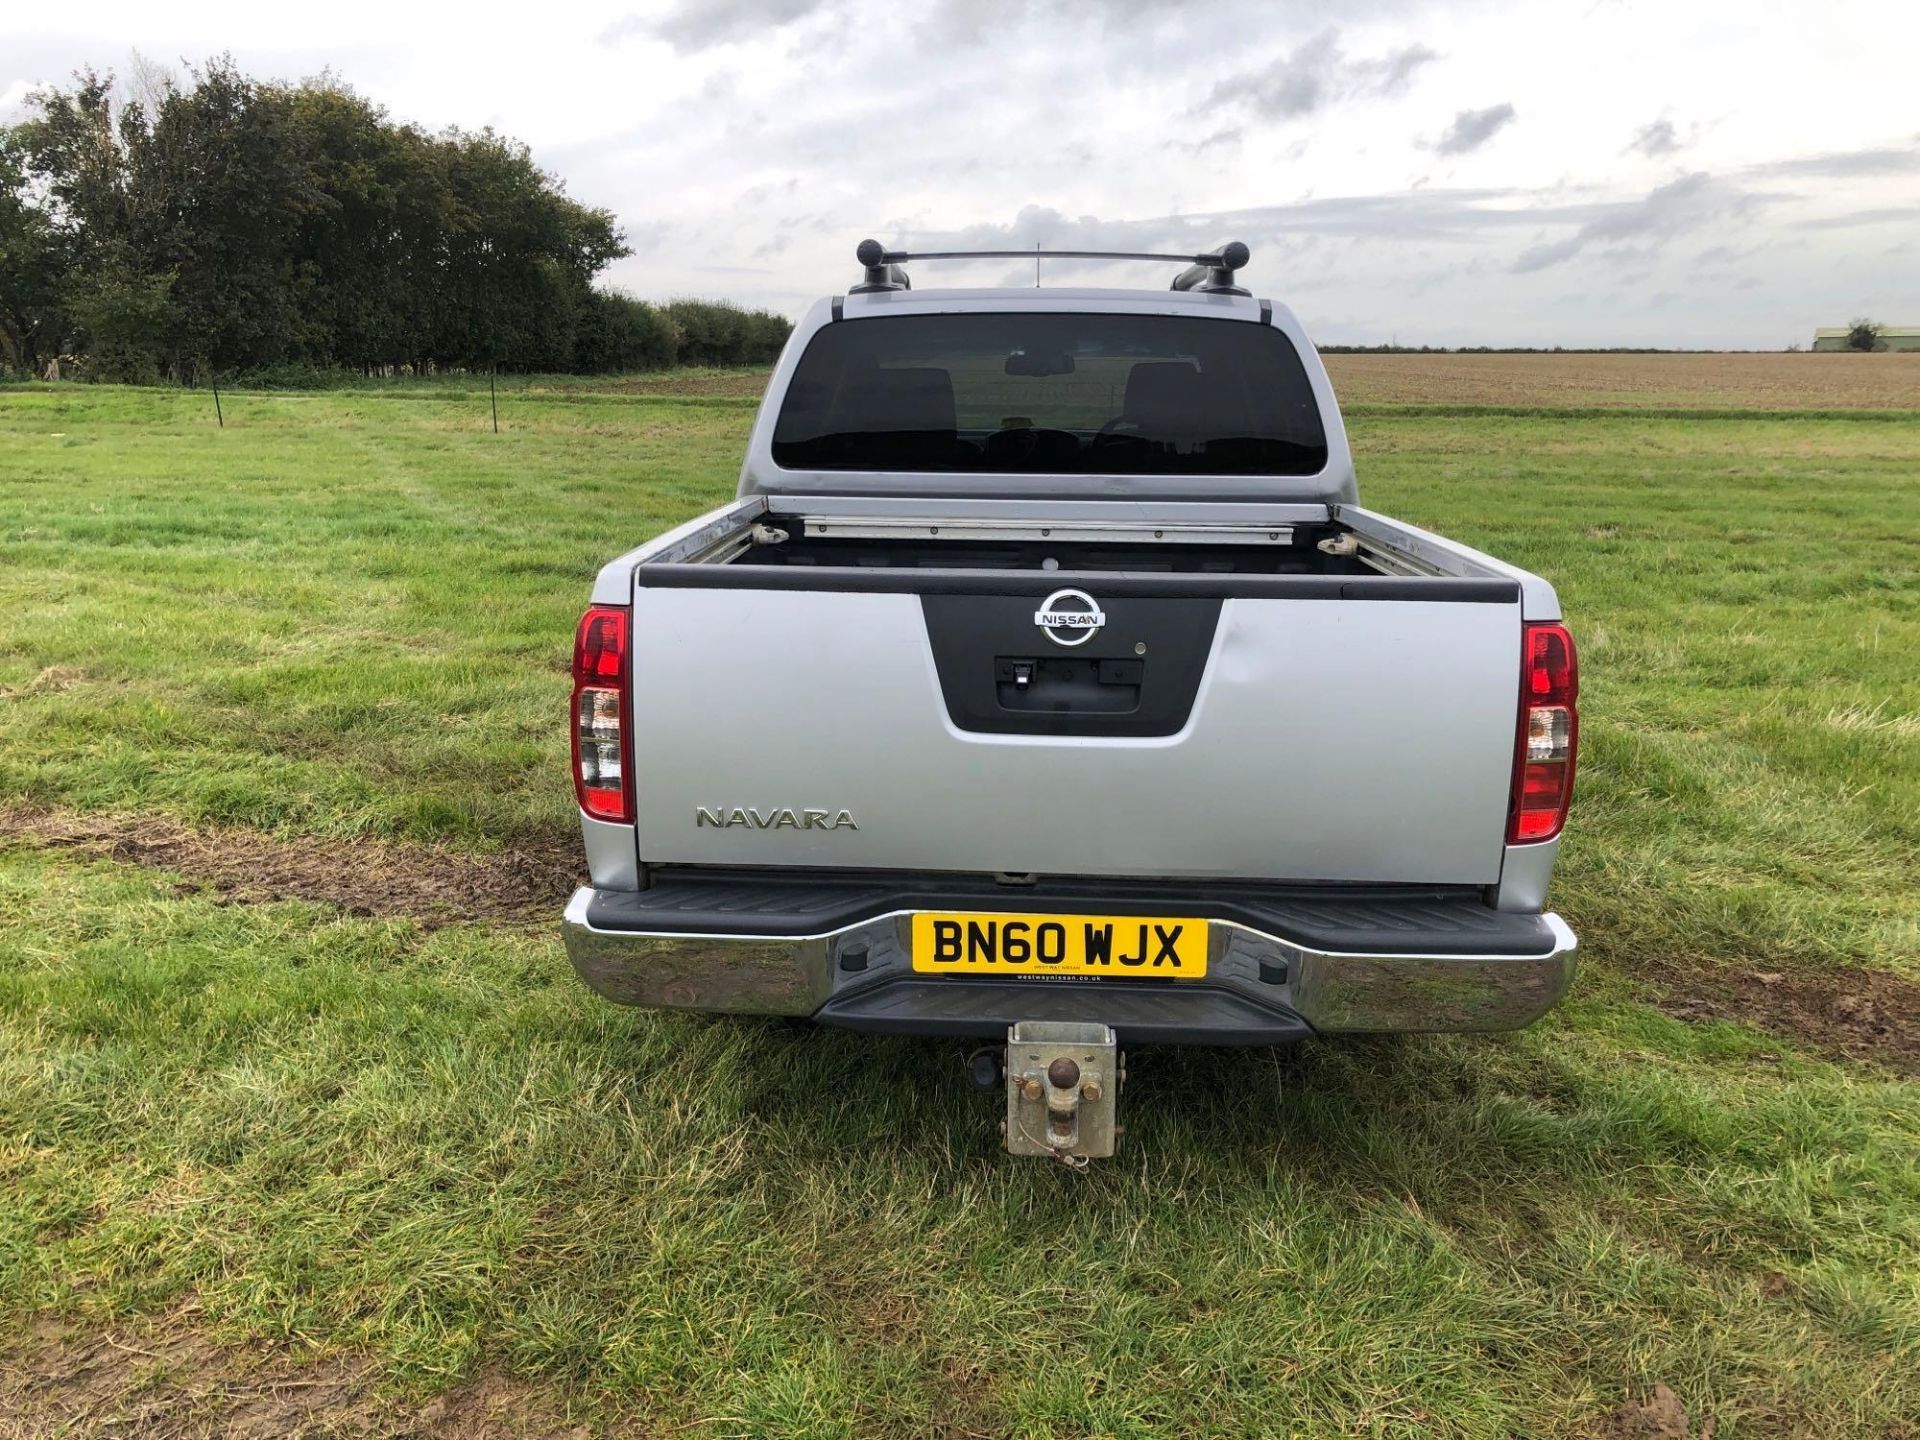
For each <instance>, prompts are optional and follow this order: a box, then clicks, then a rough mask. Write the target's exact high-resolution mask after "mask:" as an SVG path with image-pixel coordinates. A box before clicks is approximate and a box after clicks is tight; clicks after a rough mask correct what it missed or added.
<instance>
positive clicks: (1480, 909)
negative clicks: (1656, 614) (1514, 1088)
mask: <svg viewBox="0 0 1920 1440" xmlns="http://www.w3.org/2000/svg"><path fill="white" fill-rule="evenodd" d="M984 253H986V254H994V253H998V254H1000V255H1001V256H1002V257H1006V256H1007V255H1008V252H984ZM1012 253H1013V254H1014V255H1017V257H1018V258H1020V259H1022V260H1026V259H1031V258H1032V257H1033V252H1031V251H1023V252H1012ZM1054 253H1060V254H1073V255H1076V256H1078V255H1084V254H1085V252H1054ZM857 254H858V258H859V261H860V263H861V265H862V267H863V270H862V277H863V278H862V280H861V283H859V284H857V285H854V286H852V287H851V288H850V289H849V290H848V291H847V293H846V294H844V295H841V296H834V297H831V298H828V299H823V300H821V301H819V302H818V303H817V304H815V305H814V306H813V308H812V309H811V310H809V311H808V313H807V315H806V317H805V318H804V319H803V320H802V321H801V322H800V323H799V325H798V326H797V327H796V328H795V330H794V332H793V335H792V338H791V339H790V340H789V341H788V343H787V346H786V348H785V350H784V352H783V353H782V355H781V357H780V360H779V362H778V364H777V365H776V366H775V369H774V372H773V375H772V377H771V380H770V382H769V384H768V387H767V391H766V395H765V399H764V401H763V402H762V404H761V407H760V410H759V414H758V417H757V419H756V421H755V423H754V426H753V431H752V435H751V438H750V439H749V441H748V443H747V451H746V458H745V462H744V464H743V465H742V467H741V471H740V484H739V490H738V494H737V497H736V498H735V499H734V500H733V501H732V502H731V503H729V504H726V505H723V506H721V507H720V508H719V509H717V510H713V511H711V512H709V513H708V514H705V515H702V516H700V517H699V518H697V519H694V520H691V521H689V522H688V523H686V524H685V525H682V526H681V527H679V528H678V529H676V530H673V531H671V532H669V533H667V534H665V535H662V536H660V537H659V538H657V539H654V540H651V541H649V542H647V543H646V544H644V545H641V546H640V547H639V548H637V549H635V550H632V551H629V552H628V553H627V554H625V555H622V556H620V557H619V558H618V559H616V560H613V561H611V562H609V563H608V564H607V566H606V567H605V568H604V569H602V570H601V571H600V573H599V578H598V580H597V581H596V582H595V585H594V589H593V596H592V605H591V608H589V609H588V610H587V612H586V614H585V616H584V617H583V618H582V620H581V622H580V626H579V631H578V635H577V641H576V645H575V650H574V660H573V770H574V784H575V788H576V792H577V796H578V800H579V806H580V825H581V830H582V832H583V834H584V837H585V845H586V858H587V866H588V871H589V874H590V877H591V884H590V885H588V886H587V887H586V888H583V889H581V890H579V891H578V892H577V893H576V894H575V895H574V896H573V898H572V900H571V901H570V902H569V903H568V905H567V907H566V913H565V920H564V929H565V937H566V946H567V951H568V954H569V956H570V957H571V959H572V962H573V964H574V965H575V967H576V968H577V969H578V970H579V972H580V974H581V975H582V976H583V977H584V978H585V980H586V981H587V983H588V984H589V985H591V986H592V987H593V988H594V989H595V990H597V991H598V992H599V993H600V994H602V995H604V996H606V997H607V998H608V999H610V1000H614V1001H618V1002H620V1003H622V1004H628V1005H641V1006H653V1007H663V1008H674V1009H688V1010H705V1011H729V1012H736V1013H744V1014H753V1015H783V1016H795V1017H809V1018H811V1019H812V1020H814V1021H817V1022H819V1023H820V1024H823V1025H832V1026H840V1027H843V1028H846V1029H850V1030H860V1031H869V1032H878V1033H884V1034H908V1035H931V1036H975V1037H980V1038H982V1039H983V1040H991V1041H993V1042H996V1043H995V1044H993V1045H992V1046H990V1047H985V1048H983V1049H981V1050H979V1051H977V1052H975V1053H974V1055H973V1056H972V1057H971V1061H970V1064H971V1066H972V1068H973V1070H974V1073H975V1078H976V1080H977V1081H978V1082H979V1083H981V1084H982V1085H984V1086H989V1087H991V1088H993V1089H994V1090H995V1091H996V1092H999V1091H1004V1095H1005V1100H1006V1122H1005V1132H1006V1140H1007V1145H1008V1148H1009V1149H1011V1150H1013V1151H1015V1152H1017V1153H1027V1154H1036V1155H1052V1156H1055V1157H1056V1158H1059V1159H1062V1160H1065V1161H1067V1162H1069V1163H1073V1164H1083V1163H1085V1160H1086V1159H1087V1158H1088V1157H1089V1156H1097V1155H1103V1154H1107V1153H1110V1152H1111V1151H1112V1149H1113V1145H1114V1139H1115V1133H1116V1127H1115V1125H1114V1102H1115V1099H1116V1097H1117V1095H1118V1092H1119V1088H1120V1082H1121V1081H1122V1080H1123V1079H1124V1069H1123V1065H1124V1059H1123V1057H1122V1054H1121V1051H1120V1048H1119V1047H1121V1046H1123V1045H1138V1044H1154V1043H1188V1044H1211V1045H1270V1044H1281V1043H1286V1042H1290V1041H1296V1040H1299V1039H1302V1038H1304V1037H1308V1036H1313V1035H1328V1034H1341V1033H1347V1032H1354V1031H1449V1030H1504V1029H1512V1028H1515V1027H1518V1026H1522V1025H1526V1024H1527V1023H1529V1022H1530V1021H1532V1020H1534V1019H1535V1018H1537V1017H1538V1016H1539V1015H1541V1014H1542V1013H1543V1012H1544V1011H1545V1010H1547V1009H1548V1008H1549V1007H1550V1006H1552V1005H1553V1004H1554V1003H1555V1002H1556V1001H1557V1000H1559V998H1560V997H1561V996H1562V994H1564V993H1565V991H1566V989H1567V986H1568V984H1569V982H1570V981H1571V978H1572V976H1573V970H1574V943H1575V942H1574V936H1573V934H1572V932H1571V931H1570V930H1569V929H1568V928H1567V926H1566V925H1565V924H1564V923H1563V922H1562V921H1561V919H1560V917H1559V916H1557V915H1555V914H1552V913H1551V912H1549V911H1547V910H1546V908H1545V901H1546V896H1547V882H1548V878H1549V876H1550V875H1551V874H1552V871H1553V863H1554V854H1555V851H1556V849H1557V848H1558V846H1559V837H1560V833H1561V827H1562V825H1563V823H1564V821H1565V818H1566V813H1567V802H1568V799H1569V797H1570V795H1571V792H1572V788H1573V775H1574V752H1575V745H1576V739H1577V733H1578V717H1577V713H1576V688H1577V682H1576V672H1575V660H1574V646H1573V641H1572V639H1571V637H1570V636H1569V635H1568V633H1567V631H1566V629H1565V628H1564V627H1563V626H1562V624H1561V616H1560V607H1559V604H1558V602H1557V600H1556V599H1555V596H1554V592H1553V588H1552V586H1550V585H1549V584H1548V583H1547V582H1546V581H1545V580H1542V579H1540V578H1539V577H1538V576H1535V575H1530V574H1527V573H1525V572H1523V571H1520V570H1517V569H1515V568H1514V567H1513V566H1511V565H1507V564H1503V563H1502V562H1501V561H1499V560H1496V559H1494V558H1493V557H1492V556H1489V555H1484V554H1481V553H1480V552H1478V551H1476V550H1473V549H1471V548H1469V547H1468V546H1465V545H1462V544H1459V543H1457V542H1456V541H1453V540H1449V539H1447V538H1445V537H1444V536H1441V535H1436V534H1433V533H1430V532H1428V531H1425V530H1421V529H1417V528H1415V527H1414V526H1412V525H1408V524H1404V523H1402V522H1401V521H1398V520H1394V519H1392V518H1390V517H1388V516H1386V515H1382V514H1380V513H1378V512H1377V511H1373V510H1369V509H1367V508H1365V507H1364V506H1363V505H1362V504H1361V503H1360V496H1359V492H1358V488H1357V485H1356V482H1355V475H1354V463H1353V457H1352V454H1351V452H1350V451H1349V449H1348V445H1347V437H1346V433H1345V430H1344V429H1343V427H1342V424H1341V418H1340V411H1339V408H1338V406H1337V404H1336V403H1335V400H1334V394H1333V388H1332V386H1331V384H1330V383H1329V381H1328V378H1327V373H1326V370H1325V369H1324V367H1323V366H1322V365H1321V362H1320V359H1319V357H1318V355H1317V354H1316V352H1315V350H1314V348H1313V346H1312V345H1311V344H1310V343H1309V342H1308V340H1307V337H1306V335H1305V334H1304V332H1303V331H1302V329H1301V327H1300V324H1299V322H1298V321H1297V320H1296V319H1295V318H1294V316H1293V315H1292V314H1290V313H1289V312H1288V311H1287V309H1286V308H1285V307H1284V306H1281V305H1277V304H1274V303H1272V302H1270V301H1267V300H1260V299H1255V298H1253V297H1252V296H1250V295H1249V293H1248V292H1247V291H1246V290H1245V289H1244V288H1242V287H1241V286H1240V285H1239V284H1238V283H1237V282H1238V275H1237V272H1238V271H1239V270H1240V269H1241V268H1242V267H1243V266H1244V265H1245V263H1246V259H1247V250H1246V247H1245V246H1244V245H1239V244H1234V245H1230V246H1225V247H1223V248H1222V249H1221V250H1220V251H1218V252H1215V253H1210V254H1206V255H1201V256H1197V257H1171V256H1157V255H1156V256H1148V255H1127V256H1119V257H1112V258H1115V259H1129V260H1166V259H1178V260H1181V261H1183V262H1190V264H1189V267H1188V268H1187V269H1186V270H1185V271H1183V272H1182V273H1181V274H1180V275H1179V277H1178V278H1177V279H1176V280H1175V281H1174V282H1173V287H1172V288H1171V289H1169V290H1111V289H1069V288H1052V287H1049V288H1044V289H1042V288H1032V289H1024V288H1020V289H1014V288H1008V289H946V290H931V289H921V290H915V289H913V288H912V287H911V284H910V282H909V280H908V277H907V274H906V271H905V269H904V266H905V263H906V262H907V261H909V260H913V261H922V260H941V259H952V258H958V257H956V256H955V255H953V254H952V253H950V252H941V253H936V254H925V253H923V254H919V255H907V254H902V253H896V252H891V251H887V250H885V249H883V247H881V246H880V245H879V244H877V243H876V242H873V241H866V242H864V243H863V244H862V245H861V246H860V247H859V249H858V252H857ZM968 258H973V257H968ZM1002 1047H1004V1048H1002Z"/></svg>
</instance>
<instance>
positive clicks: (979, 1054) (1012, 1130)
mask: <svg viewBox="0 0 1920 1440" xmlns="http://www.w3.org/2000/svg"><path fill="white" fill-rule="evenodd" d="M995 1059H996V1057H995V1056H994V1052H993V1051H991V1050H977V1051H975V1052H974V1053H973V1054H972V1055H971V1056H969V1057H968V1059H967V1068H968V1071H969V1074H970V1075H971V1077H972V1079H973V1082H974V1084H976V1085H978V1086H980V1088H982V1089H992V1088H994V1086H995V1084H996V1082H997V1081H998V1080H999V1078H1000V1074H999V1073H996V1072H1001V1070H1002V1067H1001V1066H1000V1065H998V1064H996V1063H995ZM1126 1064H1127V1059H1126V1056H1124V1055H1122V1054H1121V1053H1120V1049H1119V1044H1118V1040H1117V1037H1116V1036H1115V1035H1114V1033H1113V1030H1112V1028H1111V1027H1109V1026H1106V1025H1099V1024H1084V1023H1080V1022H1078V1021H1069V1020H1022V1021H1020V1022H1018V1023H1017V1024H1015V1025H1012V1026H1010V1027H1009V1028H1008V1030H1007V1048H1006V1059H1005V1062H1004V1075H1005V1078H1006V1092H1007V1118H1006V1119H1005V1120H1003V1121H1002V1122H1001V1124H1000V1133H1001V1136H1002V1138H1003V1139H1005V1141H1006V1144H1007V1153H1008V1154H1010V1155H1049V1156H1052V1157H1053V1158H1054V1159H1055V1160H1058V1161H1059V1162H1060V1163H1061V1164H1063V1165H1070V1166H1072V1167H1073V1168H1074V1169H1076V1170H1079V1169H1084V1168H1085V1167H1086V1164H1087V1162H1088V1161H1089V1160H1099V1159H1104V1158H1105V1157H1106V1156H1109V1155H1111V1154H1113V1151H1114V1147H1115V1145H1116V1144H1117V1143H1118V1142H1119V1139H1120V1136H1121V1135H1122V1134H1123V1133H1124V1131H1123V1128H1122V1127H1121V1126H1119V1125H1117V1124H1115V1123H1114V1115H1115V1112H1116V1109H1117V1105H1118V1102H1119V1098H1120V1087H1121V1086H1122V1085H1123V1084H1125V1083H1126V1078H1127V1070H1126Z"/></svg>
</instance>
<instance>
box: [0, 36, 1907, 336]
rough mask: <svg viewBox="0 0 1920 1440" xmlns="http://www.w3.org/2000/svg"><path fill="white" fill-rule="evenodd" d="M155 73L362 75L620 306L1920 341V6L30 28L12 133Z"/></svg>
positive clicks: (360, 83)
mask: <svg viewBox="0 0 1920 1440" xmlns="http://www.w3.org/2000/svg"><path fill="white" fill-rule="evenodd" d="M135 50H137V51H138V52H140V53H141V54H143V55H145V56H146V57H147V58H148V59H150V60H154V61H158V62H161V63H163V64H167V65H171V66H174V67H175V68H178V67H179V66H180V65H181V63H182V62H183V61H197V60H200V59H203V58H205V57H206V56H208V55H210V54H214V53H217V52H219V51H223V50H225V51H231V52H232V54H233V55H234V57H235V59H236V60H238V61H239V62H240V64H241V65H242V66H243V67H245V68H246V69H248V70H249V71H251V72H253V73H255V74H258V75H263V76H276V77H283V78H299V77H301V76H305V75H310V74H313V73H315V72H317V71H319V70H321V69H323V68H331V69H332V70H333V71H334V73H335V74H336V75H338V76H339V77H341V78H343V79H344V80H346V81H347V82H349V83H350V84H351V85H352V86H353V87H354V88H355V89H357V90H358V91H360V92H361V93H362V94H364V95H367V96H369V97H371V98H372V99H374V100H375V101H377V102H378V103H380V104H382V105H384V106H385V107H386V108H387V109H388V110H389V111H390V112H391V113H392V114H393V115H394V116H395V117H397V118H399V119H402V120H407V121H413V122H417V123H419V124H421V125H424V126H427V127H429V128H436V129H437V128H439V127H442V126H446V125H455V124H457V125H462V126H467V127H478V126H481V125H492V126H494V127H496V128H498V129H500V130H503V131H505V132H507V133H509V134H512V135H515V136H517V137H519V138H521V139H523V140H525V141H527V142H528V143H529V144H531V145H532V147H533V150H534V154H535V157H536V159H537V160H538V161H539V162H540V163H541V164H542V165H543V166H544V167H546V168H547V169H548V170H550V171H552V172H553V173H555V174H557V175H559V176H561V177H563V178H564V179H565V181H566V184H567V188H568V190H569V192H570V193H571V194H573V195H574V196H575V197H577V198H578V199H581V200H583V201H586V202H588V203H591V204H595V205H605V206H607V207H609V208H610V209H612V210H613V211H614V212H615V214H617V215H618V216H619V217H620V220H621V223H622V224H623V225H624V226H625V228H626V231H627V235H628V238H629V241H630V243H631V244H632V245H633V248H634V252H635V253H634V255H633V256H632V257H631V258H630V259H627V260H624V261H621V262H619V263H618V264H617V265H616V266H615V267H613V269H612V271H611V272H610V273H609V276H608V280H609V282H610V283H613V284H616V285H619V286H621V287H622V288H625V289H628V290H630V291H632V292H634V293H636V294H639V295H642V296H647V297H664V296H673V295H683V294H697V295H731V296H734V297H737V298H738V299H740V300H742V301H745V302H748V303H753V304H763V305H767V306H770V307H773V308H775V309H780V310H784V311H787V312H790V313H797V312H798V311H799V310H800V309H801V308H802V307H803V306H804V305H805V304H806V302H807V301H808V300H810V299H811V298H813V297H814V296H816V295H819V294H824V293H828V292H831V291H836V290H842V289H844V288H845V287H846V285H847V284H848V283H850V282H851V281H852V280H853V279H854V278H855V267H854V263H853V247H854V244H855V242H857V241H858V240H859V239H861V238H862V237H863V236H867V235H873V236H877V237H879V238H880V239H882V240H885V241H887V242H889V243H898V244H906V245H918V246H921V247H930V246H933V245H946V244H950V243H951V244H958V243H960V242H967V243H978V244H980V245H983V246H985V245H992V246H1019V247H1023V248H1024V247H1029V246H1032V245H1034V244H1036V243H1039V244H1044V245H1048V246H1055V247H1063V248H1126V249H1138V248H1148V249H1158V248H1161V247H1172V248H1176V249H1187V250H1192V249H1197V248H1206V247H1209V246H1211V245H1212V244H1214V243H1216V242H1219V241H1222V240H1227V239H1241V240H1245V241H1246V242H1247V243H1248V244H1249V245H1251V246H1252V248H1253V263H1252V266H1251V267H1250V269H1249V271H1248V272H1247V273H1248V276H1249V277H1250V283H1251V285H1252V287H1253V288H1254V290H1255V292H1256V293H1258V294H1261V295H1269V296H1272V297H1274V298H1276V299H1278V300H1281V301H1283V302H1285V303H1287V304H1289V305H1291V306H1292V307H1293V308H1294V309H1295V310H1296V311H1298V312H1299V314H1300V315H1301V316H1302V318H1303V319H1304V320H1305V322H1306V324H1307V327H1308V329H1309V331H1310V332H1311V333H1312V334H1313V335H1314V336H1315V338H1316V339H1319V340H1321V341H1323V342H1336V343H1338V342H1347V343H1355V342H1357V343H1374V342H1381V341H1388V340H1394V339H1397V340H1399V341H1400V342H1401V343H1403V344H1420V343H1428V344H1482V343H1487V344H1501V343H1507V344H1539V345H1550V344H1589V345H1668V346H1731V347H1759V348H1767V349H1776V348H1779V347H1782V346H1784V345H1786V344H1787V343H1788V342H1790V341H1799V342H1801V343H1802V344H1805V343H1807V342H1808V341H1809V340H1810V339H1811V337H1812V331H1813V328H1814V327H1815V326H1816V325H1837V324H1843V323H1845V322H1846V321H1847V320H1848V319H1849V318H1851V317H1853V316H1855V315H1869V316H1872V317H1874V318H1877V319H1880V320H1882V321H1885V322H1888V323H1903V324H1920V89H1916V83H1917V82H1916V75H1917V74H1920V70H1917V69H1916V57H1917V56H1920V0H1815V3H1809V0H1795V3H1773V0H1661V3H1645V0H1565V3H1562V0H1484V3H1480V0H1445V3H1432V4H1423V3H1417V0H1406V3H1395V0H1380V3H1363V0H1313V3H1306V4H1292V3H1273V0H1268V3H1252V4H1242V3H1237V0H1205V3H1196V4H1191V5H1188V4H1181V3H1175V0H1106V3H1097V0H885V3H873V0H868V3H864V4H860V5H850V4H842V3H829V0H645V3H642V4H638V5H634V4H624V5H623V4H615V5H608V6H601V5H595V4H590V3H570V4H545V5H527V4H525V3H520V4H516V5H514V6H511V7H506V6H502V7H498V8H491V7H489V6H487V5H484V4H474V3H468V4H464V5H462V6H460V7H458V8H457V9H456V8H452V7H447V8H442V7H433V6H419V5H404V4H395V3H382V4H363V3H356V0H345V3H339V0H335V3H329V4H326V5H323V6H318V7H311V6H297V7H296V6H274V5H262V4H259V3H257V0H254V3H248V4H244V5H242V4H232V3H223V0H216V3H199V4H189V5H183V6H162V5H154V4H151V3H142V4H122V3H116V0H93V3H90V4H87V5H83V6H70V5H39V4H30V3H19V4H13V5H8V6H7V7H6V9H5V11H4V12H0V120H6V119H14V118H18V117H19V116H20V114H21V113H22V110H23V106H22V101H23V99H24V97H25V95H26V94H27V92H28V91H29V90H30V89H31V87H33V86H34V85H36V84H44V83H48V82H55V83H58V82H62V81H64V80H65V79H66V78H67V77H68V76H69V74H70V73H71V72H72V70H73V69H74V68H75V67H77V66H79V65H81V64H86V63H91V64H93V65H95V66H97V67H101V68H112V69H115V70H118V71H120V72H122V73H124V72H125V71H126V69H127V67H128V63H129V56H130V54H131V52H133V51H135ZM933 271H934V267H933V266H932V265H927V266H925V267H922V268H921V269H920V271H918V272H917V274H916V279H917V281H918V283H920V284H922V285H926V284H928V283H930V282H931V281H932V280H933V279H934V274H933ZM1032 276H1033V267H1032V266H1031V265H1030V264H1023V263H1017V264H1014V265H1011V266H1009V265H1007V264H1005V263H1004V262H992V263H984V264H977V265H972V266H942V267H940V278H941V279H944V280H948V281H952V282H958V283H965V284H978V283H991V282H996V281H1002V280H1007V279H1013V280H1014V281H1015V282H1016V283H1021V284H1028V283H1031V281H1032ZM1042 276H1043V279H1045V280H1049V281H1052V282H1054V283H1067V282H1069V281H1077V282H1080V283H1089V282H1093V283H1121V284H1132V283H1143V284H1153V285H1156V286H1157V285H1161V284H1164V283H1165V280H1166V276H1165V273H1164V272H1163V271H1162V270H1156V269H1154V268H1153V267H1152V266H1147V267H1144V268H1143V267H1139V266H1134V267H1120V268H1108V269H1095V268H1092V267H1088V266H1077V267H1076V266H1071V265H1069V264H1067V263H1064V262H1055V263H1053V264H1051V265H1049V266H1047V267H1046V268H1045V269H1044V270H1043V271H1042Z"/></svg>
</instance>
